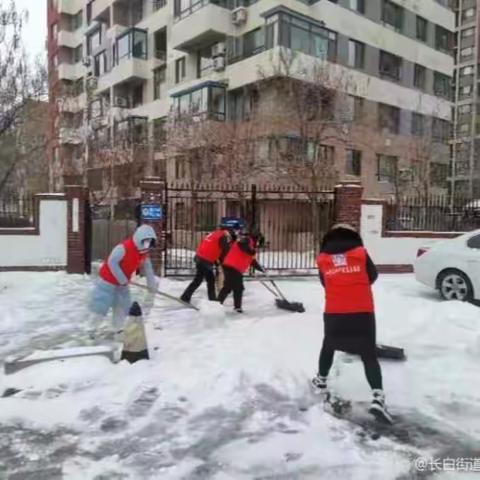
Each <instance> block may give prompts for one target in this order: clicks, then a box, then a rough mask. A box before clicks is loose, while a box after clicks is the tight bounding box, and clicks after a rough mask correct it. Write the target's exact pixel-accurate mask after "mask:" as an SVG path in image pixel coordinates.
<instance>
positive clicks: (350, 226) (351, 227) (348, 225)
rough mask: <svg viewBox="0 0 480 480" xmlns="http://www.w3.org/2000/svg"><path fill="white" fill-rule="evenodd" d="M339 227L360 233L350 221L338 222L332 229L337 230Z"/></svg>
mask: <svg viewBox="0 0 480 480" xmlns="http://www.w3.org/2000/svg"><path fill="white" fill-rule="evenodd" d="M338 228H342V229H344V230H350V231H352V232H355V233H358V232H357V229H356V228H355V227H354V226H352V225H350V224H348V223H337V224H335V225H334V226H333V227H332V228H331V229H330V230H337V229H338Z"/></svg>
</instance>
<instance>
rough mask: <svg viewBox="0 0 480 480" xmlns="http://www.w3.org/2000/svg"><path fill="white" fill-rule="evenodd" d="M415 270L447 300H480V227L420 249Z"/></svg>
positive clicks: (419, 276)
mask: <svg viewBox="0 0 480 480" xmlns="http://www.w3.org/2000/svg"><path fill="white" fill-rule="evenodd" d="M414 271H415V277H416V279H417V280H418V281H419V282H421V283H423V284H425V285H428V286H429V287H432V288H434V289H436V290H439V291H440V295H441V296H442V297H443V298H444V299H445V300H462V301H472V300H480V230H474V231H472V232H469V233H466V234H464V235H461V236H459V237H456V238H452V239H450V240H445V241H439V242H437V243H434V244H432V245H429V246H425V247H422V248H420V249H419V250H418V252H417V258H416V260H415V263H414Z"/></svg>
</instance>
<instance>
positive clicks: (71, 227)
mask: <svg viewBox="0 0 480 480" xmlns="http://www.w3.org/2000/svg"><path fill="white" fill-rule="evenodd" d="M65 195H66V197H67V205H68V207H67V215H68V221H67V229H68V231H67V238H68V242H67V272H68V273H80V274H83V273H86V272H87V270H88V268H87V266H86V258H87V246H86V235H87V231H86V228H85V213H86V212H85V208H86V206H87V200H88V190H87V189H86V188H84V187H81V186H76V185H73V186H70V185H67V186H65ZM88 248H90V247H88Z"/></svg>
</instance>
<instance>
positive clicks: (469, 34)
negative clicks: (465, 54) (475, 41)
mask: <svg viewBox="0 0 480 480" xmlns="http://www.w3.org/2000/svg"><path fill="white" fill-rule="evenodd" d="M474 35H475V28H473V27H471V28H466V29H465V30H462V40H463V39H465V38H470V37H473V36H474Z"/></svg>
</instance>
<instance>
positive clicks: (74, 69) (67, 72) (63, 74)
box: [57, 63, 85, 80]
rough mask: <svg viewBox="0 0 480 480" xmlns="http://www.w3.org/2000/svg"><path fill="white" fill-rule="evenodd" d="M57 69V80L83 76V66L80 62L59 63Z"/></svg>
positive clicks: (74, 78)
mask: <svg viewBox="0 0 480 480" xmlns="http://www.w3.org/2000/svg"><path fill="white" fill-rule="evenodd" d="M57 70H58V79H59V80H76V79H78V78H80V77H82V76H83V74H84V71H85V68H84V67H83V65H82V64H81V63H74V64H71V63H61V64H60V65H59V66H58V69H57Z"/></svg>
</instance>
